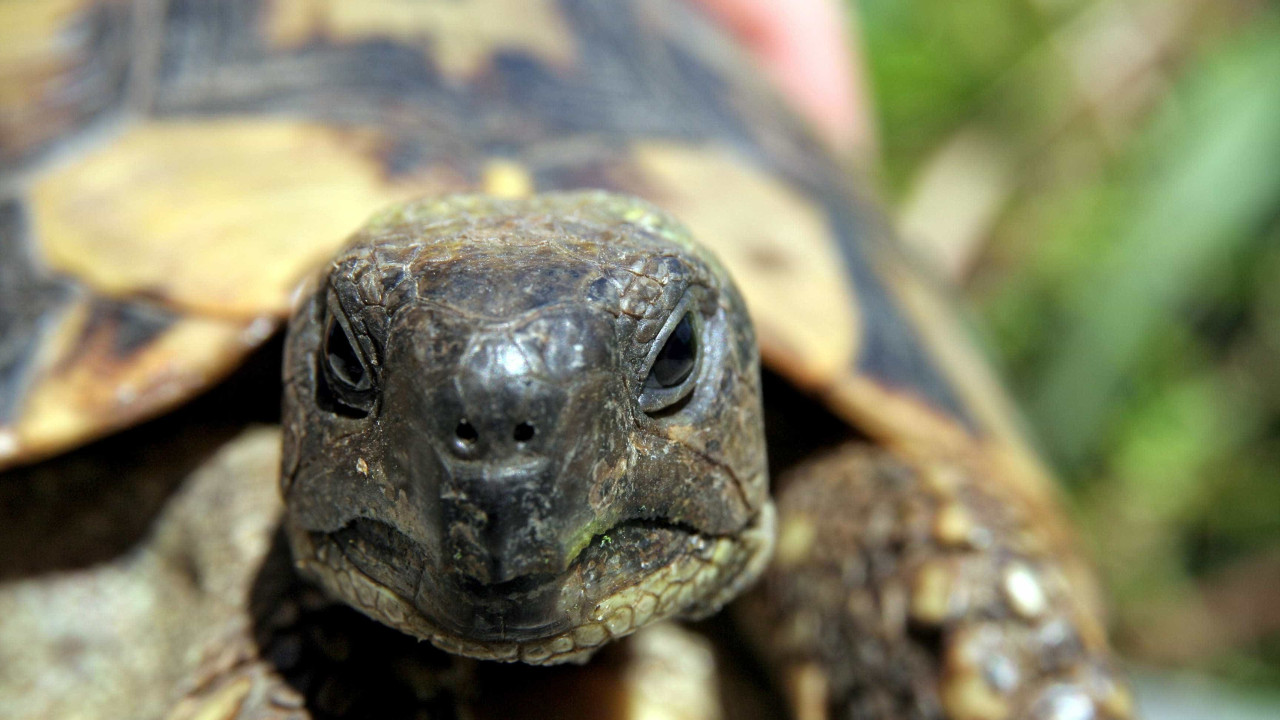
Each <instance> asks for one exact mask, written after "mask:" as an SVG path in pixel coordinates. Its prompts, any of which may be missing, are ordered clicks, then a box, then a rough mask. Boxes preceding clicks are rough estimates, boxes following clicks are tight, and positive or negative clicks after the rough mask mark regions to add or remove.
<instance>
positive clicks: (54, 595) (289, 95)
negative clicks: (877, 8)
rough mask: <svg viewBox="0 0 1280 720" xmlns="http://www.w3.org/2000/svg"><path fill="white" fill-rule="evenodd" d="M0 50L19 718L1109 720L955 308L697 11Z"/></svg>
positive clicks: (612, 10)
mask: <svg viewBox="0 0 1280 720" xmlns="http://www.w3.org/2000/svg"><path fill="white" fill-rule="evenodd" d="M0 40H2V42H0V46H3V47H5V48H6V51H5V52H6V53H7V54H6V56H5V60H4V62H5V65H6V79H5V83H6V84H5V86H4V87H5V93H4V94H3V98H4V100H3V101H4V103H5V112H4V113H3V115H2V116H0V157H2V158H3V162H4V168H5V169H4V180H5V182H4V185H3V190H4V193H5V197H4V198H3V199H2V200H0V226H2V227H3V231H2V232H0V239H2V240H3V244H2V245H0V259H2V262H3V265H2V266H0V267H3V268H4V273H5V282H4V285H3V288H0V319H2V320H3V322H4V327H5V331H4V336H3V337H4V339H3V343H2V344H0V363H2V364H0V367H3V372H0V422H2V423H3V425H0V459H2V461H3V462H4V463H6V464H9V465H11V466H15V467H16V466H17V465H19V464H23V463H28V464H29V465H28V466H27V467H24V468H20V469H14V470H11V471H10V472H9V473H8V474H9V477H6V478H5V480H4V482H3V483H2V484H0V486H2V487H0V492H4V493H5V498H6V502H5V504H4V507H5V508H6V514H8V515H11V516H12V517H10V518H8V519H9V520H11V522H9V523H7V524H6V525H7V526H8V528H9V529H8V531H7V534H8V535H9V537H6V540H8V542H7V543H6V548H7V551H6V553H5V554H4V570H5V573H4V575H5V583H4V585H3V586H0V615H3V617H4V618H5V622H4V624H3V625H2V626H0V668H2V669H0V714H4V715H5V716H23V715H24V714H25V715H28V716H40V717H48V716H57V715H67V716H71V715H74V716H76V717H98V716H101V717H123V716H128V717H201V718H224V717H225V718H232V717H245V718H249V717H255V718H257V717H269V718H283V717H308V716H310V717H357V716H368V715H370V714H374V710H373V709H372V708H382V709H381V710H379V711H378V714H381V713H383V712H386V710H385V708H384V707H383V706H384V705H388V704H389V703H392V700H393V699H395V702H397V703H399V704H398V705H396V706H395V707H396V708H398V709H397V710H396V711H395V712H398V713H400V714H403V715H404V716H414V717H437V716H440V717H452V716H461V717H496V716H503V717H510V716H516V717H519V716H527V717H543V716H556V715H555V712H563V713H566V714H564V715H563V716H573V717H612V718H622V717H653V716H658V717H707V718H711V717H776V716H778V715H779V714H781V713H790V714H791V715H793V716H795V717H803V718H810V717H875V718H895V719H896V718H926V717H928V718H950V719H951V720H969V719H973V720H977V719H985V718H992V719H998V718H1014V717H1026V718H1054V719H1065V718H1129V717H1133V713H1134V711H1133V708H1132V702H1131V700H1130V699H1129V695H1128V692H1127V690H1126V688H1125V685H1124V682H1123V679H1122V678H1121V677H1120V676H1119V673H1118V671H1117V670H1116V669H1115V667H1114V664H1113V661H1112V659H1111V658H1110V654H1109V650H1108V648H1107V641H1106V637H1105V632H1104V631H1103V629H1102V626H1101V623H1100V620H1099V617H1100V616H1099V612H1098V610H1097V602H1096V599H1095V598H1094V594H1095V590H1094V587H1093V585H1092V582H1091V579H1090V576H1089V572H1088V569H1087V567H1086V566H1085V565H1084V563H1083V562H1082V561H1081V560H1080V558H1079V556H1078V555H1077V553H1076V552H1075V551H1074V550H1073V541H1072V538H1071V533H1070V531H1069V529H1068V528H1067V527H1066V524H1065V522H1064V521H1063V519H1062V515H1061V510H1060V509H1059V507H1058V500H1057V498H1056V496H1055V490H1054V489H1053V484H1052V479H1051V476H1050V475H1049V473H1048V472H1047V471H1046V470H1045V468H1044V467H1043V466H1042V464H1041V463H1040V462H1039V460H1038V459H1037V457H1036V455H1035V453H1034V452H1033V451H1032V450H1031V449H1030V446H1029V444H1028V442H1027V440H1026V439H1025V436H1024V434H1023V432H1022V431H1021V429H1020V427H1019V424H1018V422H1017V421H1016V419H1015V413H1014V412H1013V411H1012V410H1011V409H1010V407H1009V405H1008V403H1007V401H1006V400H1005V398H1004V395H1003V394H1002V392H1001V390H1000V388H999V385H998V383H997V382H996V381H995V380H994V379H993V377H992V376H991V374H990V373H989V372H988V370H987V369H986V365H985V363H984V362H983V360H982V359H981V356H980V355H979V354H978V353H977V352H975V350H974V349H973V346H972V344H971V342H970V340H969V339H968V337H967V335H966V333H965V332H964V331H963V329H962V325H961V324H960V322H959V321H958V320H957V319H956V317H955V316H954V314H953V313H952V312H951V311H950V310H949V309H948V308H949V303H948V302H947V300H946V298H945V296H944V295H943V294H942V293H940V292H939V290H938V289H937V287H936V286H935V285H934V284H933V283H932V282H930V281H929V279H928V278H927V275H926V274H925V273H923V272H921V270H920V269H919V267H918V265H917V263H915V262H914V261H913V260H912V259H911V258H910V257H908V256H907V255H905V254H904V253H903V252H902V251H901V250H900V249H899V248H898V247H897V246H896V245H895V243H894V241H893V238H892V234H891V233H890V232H889V231H888V229H887V228H885V227H884V225H883V224H882V223H881V222H880V221H879V220H878V219H877V217H876V215H875V214H874V212H873V211H872V210H871V209H870V206H869V204H868V203H867V202H866V201H865V199H863V198H862V197H861V196H860V195H859V194H858V193H857V192H856V191H855V188H854V182H853V176H852V175H851V174H849V173H848V172H846V171H845V170H844V169H843V168H842V167H841V165H840V163H839V162H838V161H837V160H835V159H833V157H832V155H831V153H830V152H829V151H828V150H827V149H826V148H825V147H824V146H823V145H822V144H821V143H820V142H819V141H817V140H815V139H814V137H813V135H812V134H811V132H810V131H809V129H808V128H807V127H806V126H805V124H804V123H803V122H802V121H800V120H798V119H797V118H796V117H794V116H793V115H792V114H791V113H789V112H788V111H787V110H786V109H785V108H784V107H783V104H782V103H781V102H780V101H778V100H777V99H776V97H775V95H774V94H773V93H772V91H771V90H770V89H769V88H767V87H765V86H764V84H763V82H762V81H761V80H759V79H758V78H757V77H756V73H754V72H753V71H752V68H751V65H750V63H749V61H748V60H746V59H745V57H744V55H743V54H742V53H741V51H740V49H739V48H737V47H736V46H735V45H734V44H733V42H732V41H731V40H729V39H727V38H726V37H724V36H723V35H721V34H720V33H719V32H718V31H717V30H716V29H714V28H713V27H711V26H710V25H709V24H708V23H707V22H705V21H704V19H703V18H701V17H700V16H698V15H697V13H696V11H694V10H693V9H691V8H689V7H687V6H685V5H684V4H682V3H679V2H667V1H661V0H645V1H641V0H636V1H635V2H610V1H608V0H560V1H556V0H450V1H449V2H443V1H441V2H434V3H432V2H411V1H410V0H378V1H377V2H366V3H359V4H357V3H341V2H338V1H337V0H271V1H269V2H259V1H256V0H204V1H200V2H196V1H194V0H156V1H154V2H140V1H139V2H128V1H127V0H60V1H59V2H50V3H42V4H40V5H38V6H35V5H29V4H21V3H7V4H3V5H0ZM413 198H420V199H416V200H415V199H413ZM642 198H643V199H642ZM371 215H372V216H373V219H372V220H367V221H366V218H368V217H369V216H371ZM362 222H364V223H365V224H364V225H361V223H362ZM353 232H354V234H353ZM731 278H732V279H731ZM285 319H289V321H288V326H289V328H288V332H287V336H286V338H285V339H284V340H283V341H281V340H278V339H277V340H271V338H273V337H278V335H276V330H277V328H279V327H280V326H281V325H282V324H283V322H284V320H285ZM264 343H265V345H264ZM259 347H265V348H267V349H265V350H255V348H259ZM281 348H283V350H281ZM281 353H283V359H282V360H281ZM273 359H274V362H273ZM761 359H762V360H763V369H762V367H761V362H760V360H761ZM280 362H283V368H284V370H283V391H281V385H280V380H279V376H280V373H279V371H278V369H277V368H279V367H280V365H279V364H278V363H280ZM264 365H265V367H267V370H266V371H265V372H266V374H267V375H269V376H271V377H270V378H269V379H265V380H264V379H263V371H261V370H258V371H255V370H254V368H255V367H256V366H257V367H260V366H264ZM238 367H240V368H242V369H240V370H236V368H238ZM233 370H234V371H235V374H234V375H233V379H231V380H228V381H226V382H223V383H222V384H219V381H221V380H223V379H224V378H225V377H226V376H228V374H232V373H233ZM255 372H256V374H255ZM245 378H249V379H248V380H246V379H245ZM210 387H213V389H212V390H208V389H209V388H210ZM205 391H208V392H207V394H206V395H204V397H203V398H202V399H200V400H196V401H194V402H191V403H190V404H189V406H188V407H187V408H185V409H179V410H174V408H176V407H177V406H179V405H181V404H184V403H186V402H187V401H189V400H191V399H192V398H193V397H195V396H196V395H198V394H199V393H201V392H205ZM281 392H282V393H283V398H284V399H283V410H282V411H281V413H280V415H279V416H276V417H275V418H273V417H272V413H271V412H270V411H265V412H264V411H262V409H261V408H262V406H263V405H264V403H265V404H266V405H271V404H273V403H274V400H273V399H272V398H276V397H279V396H280V395H281ZM251 407H252V408H254V409H252V410H251V409H250V408H251ZM165 412H171V414H169V415H168V416H166V417H163V418H161V419H159V420H155V421H152V422H149V423H144V424H143V425H142V426H141V427H139V428H138V429H136V430H132V431H126V432H124V433H123V434H120V435H116V436H113V437H108V438H106V439H104V440H101V441H99V442H97V443H94V444H91V445H89V446H87V447H85V448H82V449H80V450H72V448H73V447H74V446H76V445H78V444H82V443H86V442H88V441H90V440H92V439H94V438H97V437H101V436H103V435H106V434H107V433H110V432H112V431H115V430H120V429H121V428H125V427H127V426H129V425H134V424H137V423H140V422H142V421H144V420H146V419H147V418H150V417H154V416H157V415H160V414H161V413H165ZM264 418H266V419H268V420H270V419H278V420H280V425H279V426H276V427H256V428H253V429H249V430H245V431H243V433H241V432H240V429H242V428H244V427H245V425H246V424H247V423H249V422H251V421H253V420H261V419H264ZM232 435H235V437H234V439H229V438H231V436H232ZM59 453H64V454H63V455H62V456H61V457H55V458H53V459H52V460H46V461H45V462H43V463H39V462H37V461H39V460H41V459H42V458H49V457H52V456H55V455H58V454H59ZM30 463H34V464H30ZM771 477H772V478H773V479H772V480H770V478H771ZM771 487H772V490H771V489H770V488H771ZM770 494H772V497H773V499H771V497H770ZM775 507H776V509H775ZM72 518H89V519H91V520H92V521H89V520H82V519H81V520H73V519H72ZM68 536H70V538H71V539H67V537H68ZM775 537H776V541H775ZM770 558H772V559H770ZM756 580H759V582H758V583H755V585H754V587H753V588H752V589H749V590H748V587H750V586H752V584H753V582H754V581H756ZM744 593H745V594H744ZM740 595H741V596H742V598H741V599H740V600H736V601H735V600H734V599H735V598H737V597H738V596H740ZM333 600H338V601H340V602H341V604H340V605H334V604H332V601H333ZM731 601H733V602H732V607H731V610H730V613H729V614H730V615H732V616H733V617H732V619H723V618H721V619H719V620H716V619H712V620H703V621H702V622H701V623H700V624H696V625H694V626H692V627H693V628H694V629H693V630H679V629H674V628H672V626H671V625H670V624H665V625H664V624H662V623H658V622H657V620H660V619H663V618H686V619H690V620H697V619H700V618H705V617H708V616H710V615H713V614H714V613H715V612H716V611H718V610H720V609H721V608H722V607H723V606H725V605H728V604H730V603H731ZM345 606H349V607H345ZM350 608H354V610H352V609H350ZM357 611H358V612H357ZM366 615H367V616H369V617H370V618H373V619H368V618H366V617H364V616H366ZM375 621H376V622H375ZM383 625H386V626H389V628H395V630H392V629H387V628H383ZM632 632H636V637H635V638H634V639H632V640H627V639H626V637H627V636H628V635H630V634H631V633H632ZM689 633H693V634H689ZM420 640H425V641H428V642H426V643H421V642H419V641H420ZM611 640H617V641H618V642H614V643H610V642H609V641H611ZM593 656H594V657H593ZM694 656H697V657H700V658H702V659H703V660H705V661H706V662H704V663H703V664H702V665H699V666H698V667H701V668H703V670H697V671H694V670H688V669H687V668H689V667H692V666H690V665H688V664H687V663H689V662H691V661H692V660H691V658H693V657H694ZM468 658H470V659H468ZM646 658H647V660H646ZM655 658H657V660H654V659H655ZM708 658H710V659H709V660H708ZM477 659H478V660H479V661H480V662H477ZM495 660H496V661H506V662H515V663H516V664H514V665H501V664H498V663H493V662H484V661H495ZM588 661H589V662H588ZM558 663H570V664H569V665H557V664H558ZM575 663H585V664H582V665H581V666H580V667H579V666H578V665H575ZM646 663H648V665H646ZM655 663H656V664H657V665H659V666H662V667H666V668H667V670H665V671H662V670H658V671H654V670H653V669H652V667H649V666H652V665H654V664H655ZM664 663H665V665H664ZM681 663H685V664H684V665H682V664H681ZM539 665H555V666H556V667H553V668H545V667H527V666H539ZM646 667H647V668H648V669H645V668H646ZM637 668H640V669H637ZM671 668H677V670H676V671H671ZM678 668H686V670H683V671H682V670H679V669H678ZM706 668H710V670H706ZM646 673H647V674H646ZM766 677H767V678H770V679H769V680H764V679H763V678H766ZM637 678H642V679H641V680H637ZM643 678H648V679H647V680H645V679H643ZM654 678H657V679H656V680H655V679H654ZM707 678H712V679H710V680H708V679H707ZM654 682H657V683H658V684H659V685H661V686H662V687H663V688H664V689H663V690H661V691H659V692H656V693H653V692H650V693H649V694H648V695H646V696H645V697H646V698H648V699H646V700H644V701H643V702H639V701H636V702H632V701H631V700H628V701H626V702H623V701H619V700H618V698H620V697H624V696H625V697H628V698H632V699H633V700H634V698H636V697H639V695H637V694H636V693H638V692H639V691H638V690H636V688H637V687H639V686H640V685H643V684H644V683H650V685H652V683H654ZM682 683H684V684H685V685H689V686H690V688H692V689H690V690H689V693H692V694H683V693H682V691H680V690H679V688H681V687H684V685H682ZM771 688H778V690H777V691H776V693H779V694H781V696H782V697H783V699H782V700H779V699H778V698H776V697H774V695H775V691H774V690H772V689H771ZM393 696H394V697H393ZM695 696H696V697H697V698H702V699H701V700H697V701H694V700H690V699H689V698H691V697H695ZM548 698H550V700H548ZM708 698H710V699H708ZM571 700H576V701H577V704H576V705H571V704H570V701H571ZM704 701H705V702H704ZM637 702H639V704H638V705H637V704H636V703H637ZM646 703H647V705H646ZM388 706H389V705H388ZM557 707H558V708H560V709H559V710H557V709H555V708H557ZM784 708H785V709H784ZM415 713H416V714H415ZM645 713H649V714H648V715H646V714H645ZM653 713H657V715H654V714H653Z"/></svg>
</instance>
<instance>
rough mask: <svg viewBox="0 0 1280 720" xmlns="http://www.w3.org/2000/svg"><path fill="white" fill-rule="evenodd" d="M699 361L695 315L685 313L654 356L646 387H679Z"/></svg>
mask: <svg viewBox="0 0 1280 720" xmlns="http://www.w3.org/2000/svg"><path fill="white" fill-rule="evenodd" d="M697 362H698V338H697V336H696V335H695V334H694V331H693V317H692V316H691V315H690V313H685V314H684V317H682V318H680V322H679V323H678V324H677V325H676V326H675V329H674V330H672V331H671V334H670V335H668V336H667V341H666V343H664V344H663V346H662V349H661V350H659V351H658V355H657V357H655V358H654V360H653V367H652V368H651V369H650V370H649V377H648V379H646V380H645V387H646V388H654V389H657V388H674V387H678V386H679V385H680V384H681V383H683V382H684V381H685V380H686V379H688V377H689V374H690V373H692V372H693V368H694V366H695V365H696V364H697Z"/></svg>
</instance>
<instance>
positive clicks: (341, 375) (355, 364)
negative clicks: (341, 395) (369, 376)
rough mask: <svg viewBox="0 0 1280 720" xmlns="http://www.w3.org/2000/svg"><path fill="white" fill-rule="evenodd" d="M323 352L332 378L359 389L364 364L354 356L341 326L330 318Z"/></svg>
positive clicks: (362, 380) (353, 351)
mask: <svg viewBox="0 0 1280 720" xmlns="http://www.w3.org/2000/svg"><path fill="white" fill-rule="evenodd" d="M324 352H325V358H326V359H327V360H328V361H329V370H330V372H332V373H333V376H334V377H335V378H337V379H338V380H341V381H342V382H344V383H346V384H347V385H350V386H351V387H353V388H357V389H359V388H360V385H361V383H363V382H364V364H363V363H361V362H360V356H358V355H356V351H355V348H353V347H351V340H350V339H349V338H348V337H347V333H346V331H345V330H343V329H342V324H341V323H339V322H338V321H337V320H334V319H332V318H330V320H329V337H328V338H326V339H325V343H324Z"/></svg>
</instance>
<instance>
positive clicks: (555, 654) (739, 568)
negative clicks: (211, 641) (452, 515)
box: [289, 503, 776, 665]
mask: <svg viewBox="0 0 1280 720" xmlns="http://www.w3.org/2000/svg"><path fill="white" fill-rule="evenodd" d="M775 525H776V513H775V511H774V508H773V504H772V503H766V504H765V505H763V506H762V507H761V509H760V511H759V512H757V513H756V514H755V515H754V516H753V517H752V518H751V520H749V521H748V523H747V526H746V527H744V528H742V530H740V531H739V532H737V533H734V534H730V535H724V536H709V535H705V534H702V533H699V532H697V531H696V530H695V529H693V528H690V527H688V526H685V525H682V524H680V523H677V522H669V521H666V520H662V519H653V518H645V519H629V520H625V521H622V522H619V523H617V524H615V525H613V526H611V527H610V529H609V530H607V531H604V532H601V533H598V534H596V535H595V536H594V538H593V539H592V541H591V542H590V543H589V544H588V545H587V546H586V547H584V548H583V549H582V550H581V552H579V553H578V555H577V556H576V557H575V558H574V560H573V562H572V563H571V564H570V567H569V568H568V569H566V570H565V572H563V573H558V574H546V575H530V576H526V577H523V578H517V579H515V580H514V581H508V582H506V583H496V584H483V583H474V582H472V583H471V584H467V583H463V582H460V580H461V578H462V576H461V574H458V573H454V574H448V573H441V572H433V571H432V570H431V569H430V568H431V567H432V565H431V563H430V560H431V559H430V558H429V556H428V555H427V554H426V552H425V549H424V547H423V546H422V545H420V544H419V543H417V542H415V541H413V540H412V539H411V538H409V537H408V536H406V535H405V534H404V533H401V532H400V531H399V530H397V529H396V528H394V527H393V526H391V525H390V524H388V523H385V522H381V521H378V520H372V519H367V518H362V519H353V520H351V521H349V522H348V523H347V524H346V525H345V526H343V527H342V528H341V529H339V530H336V531H315V530H306V529H304V528H301V527H298V526H296V525H292V524H290V529H289V535H290V538H291V542H292V543H293V544H294V550H295V557H297V558H299V568H300V569H301V570H302V571H303V572H304V573H305V574H307V575H308V576H310V577H311V578H312V579H314V580H316V581H318V582H320V583H322V584H323V585H324V586H325V587H326V588H328V589H329V590H330V591H331V592H333V593H334V594H335V595H336V596H338V597H339V598H341V599H342V600H343V601H344V602H346V603H348V604H349V605H351V606H352V607H354V608H356V609H358V610H360V611H362V612H364V613H365V614H366V615H369V616H370V617H372V618H374V619H375V620H378V621H379V622H382V623H383V624H385V625H390V626H391V627H394V628H397V629H399V630H401V631H403V632H406V633H409V634H411V635H414V636H416V637H419V638H422V639H424V640H429V641H431V642H432V644H434V645H436V646H437V647H439V648H440V649H442V650H445V651H447V652H451V653H454V654H458V655H465V656H468V657H474V658H480V659H487V660H498V661H506V662H512V661H522V662H527V663H531V664H536V665H544V664H554V663H561V662H568V661H573V660H584V659H586V658H587V657H589V656H590V655H591V654H592V653H593V652H595V650H596V649H598V648H599V647H600V646H601V645H603V644H605V643H606V642H608V641H610V640H612V639H617V638H620V637H623V636H625V635H629V634H631V633H632V632H633V631H635V630H636V629H638V628H640V627H642V626H644V625H647V624H649V623H651V622H653V621H656V620H660V619H663V618H667V617H672V616H685V617H693V618H697V617H704V616H706V615H708V614H710V613H711V612H714V611H716V610H718V609H719V608H720V607H721V606H723V605H724V604H725V603H726V602H728V601H729V600H730V599H732V598H734V597H736V596H737V595H738V594H739V593H740V592H741V591H742V590H743V589H744V588H745V587H746V586H747V585H748V584H750V583H751V582H752V581H754V579H755V578H756V577H758V576H759V575H760V573H761V572H762V571H763V569H764V566H765V564H766V563H767V561H768V558H769V556H770V555H771V551H772V547H773V536H774V532H775Z"/></svg>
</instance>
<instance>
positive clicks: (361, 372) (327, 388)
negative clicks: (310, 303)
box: [316, 313, 374, 418]
mask: <svg viewBox="0 0 1280 720" xmlns="http://www.w3.org/2000/svg"><path fill="white" fill-rule="evenodd" d="M358 347H359V346H358V345H357V344H356V342H355V340H354V339H353V338H352V337H351V333H350V331H349V330H348V329H347V327H346V325H345V323H343V322H341V321H340V320H339V319H338V318H337V316H336V314H334V313H330V314H329V316H328V319H327V320H326V321H325V331H324V345H323V347H321V348H320V367H321V371H320V373H319V374H320V377H319V378H317V383H316V402H317V404H319V405H320V407H322V408H324V409H325V410H328V411H329V412H333V413H336V414H338V415H345V416H347V417H356V418H361V417H367V416H368V415H369V411H370V410H371V409H372V407H373V399H374V392H373V389H374V388H373V378H372V376H371V374H370V372H369V368H368V365H367V364H366V363H365V361H364V357H363V356H362V355H361V353H360V351H359V350H358V349H357V348H358Z"/></svg>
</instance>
